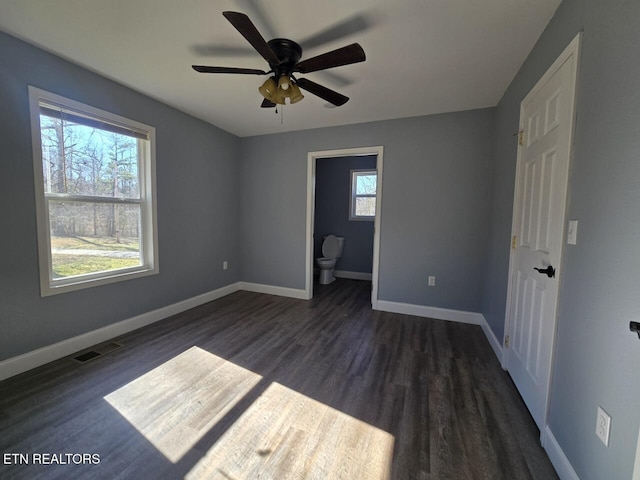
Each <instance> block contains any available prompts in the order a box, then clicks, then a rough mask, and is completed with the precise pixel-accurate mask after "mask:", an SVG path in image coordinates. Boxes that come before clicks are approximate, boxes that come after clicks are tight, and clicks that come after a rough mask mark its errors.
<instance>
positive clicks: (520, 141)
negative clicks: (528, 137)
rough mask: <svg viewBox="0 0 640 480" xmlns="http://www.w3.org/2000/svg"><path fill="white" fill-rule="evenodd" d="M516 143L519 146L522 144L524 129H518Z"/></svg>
mask: <svg viewBox="0 0 640 480" xmlns="http://www.w3.org/2000/svg"><path fill="white" fill-rule="evenodd" d="M518 145H520V146H523V145H524V130H520V131H519V132H518Z"/></svg>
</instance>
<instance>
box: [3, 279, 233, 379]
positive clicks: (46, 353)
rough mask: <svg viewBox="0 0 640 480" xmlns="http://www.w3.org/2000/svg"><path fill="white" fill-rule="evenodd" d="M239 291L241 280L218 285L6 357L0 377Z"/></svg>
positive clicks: (19, 371)
mask: <svg viewBox="0 0 640 480" xmlns="http://www.w3.org/2000/svg"><path fill="white" fill-rule="evenodd" d="M238 290H240V288H239V283H234V284H231V285H227V286H226V287H222V288H218V289H217V290H213V291H211V292H207V293H203V294H202V295H198V296H196V297H192V298H189V299H187V300H183V301H181V302H177V303H174V304H172V305H167V306H166V307H161V308H158V309H156V310H152V311H150V312H147V313H143V314H141V315H137V316H135V317H132V318H129V319H126V320H122V321H120V322H117V323H113V324H111V325H107V326H106V327H102V328H99V329H97V330H93V331H91V332H87V333H84V334H82V335H78V336H76V337H72V338H69V339H67V340H63V341H61V342H58V343H54V344H53V345H48V346H46V347H42V348H39V349H37V350H33V351H31V352H28V353H25V354H23V355H18V356H17V357H12V358H9V359H7V360H3V361H2V362H0V380H4V379H5V378H9V377H12V376H14V375H18V374H20V373H22V372H26V371H27V370H31V369H32V368H36V367H39V366H41V365H44V364H45V363H49V362H52V361H54V360H58V359H60V358H62V357H66V356H67V355H71V354H72V353H75V352H78V351H80V350H83V349H85V348H88V347H91V346H92V345H96V344H98V343H102V342H105V341H107V340H111V339H112V338H115V337H118V336H120V335H124V334H125V333H129V332H132V331H133V330H136V329H138V328H140V327H144V326H146V325H150V324H152V323H155V322H157V321H159V320H163V319H165V318H168V317H170V316H172V315H175V314H176V313H180V312H184V311H186V310H189V309H190V308H193V307H197V306H199V305H202V304H204V303H207V302H211V301H213V300H216V299H218V298H221V297H224V296H226V295H229V294H230V293H233V292H236V291H238Z"/></svg>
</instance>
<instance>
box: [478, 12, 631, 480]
mask: <svg viewBox="0 0 640 480" xmlns="http://www.w3.org/2000/svg"><path fill="white" fill-rule="evenodd" d="M639 24H640V2H638V1H636V0H626V1H594V0H565V1H564V2H563V3H562V4H561V5H560V7H559V8H558V11H557V12H556V14H555V16H554V18H553V19H552V21H551V22H550V24H549V25H548V27H547V29H546V30H545V32H544V34H543V35H542V37H541V38H540V40H539V41H538V43H537V45H536V46H535V48H534V49H533V51H532V52H531V54H530V56H529V58H528V59H527V60H526V62H525V63H524V65H523V67H522V68H521V70H520V72H519V73H518V75H517V77H516V78H515V79H514V81H513V82H512V84H511V86H510V87H509V89H508V90H507V92H506V93H505V95H504V98H503V99H502V100H501V101H500V104H499V105H498V108H497V111H496V131H495V133H496V135H495V155H494V160H495V163H494V167H493V169H494V171H493V175H492V176H493V179H494V183H493V188H492V191H493V200H492V210H491V233H490V235H491V240H490V246H491V248H490V250H489V256H488V261H487V266H488V269H489V270H488V275H487V277H486V289H485V295H484V305H483V312H484V315H485V317H486V318H487V320H488V321H489V322H490V323H491V327H492V328H493V330H494V332H495V333H496V335H497V336H498V338H502V332H503V322H504V309H505V303H506V299H505V296H506V288H507V273H508V259H509V237H510V229H511V207H512V202H513V185H514V177H515V161H516V143H515V140H514V139H513V137H512V136H511V135H512V133H513V132H515V131H517V129H518V112H519V104H520V101H521V100H522V99H523V98H524V96H525V95H526V94H527V93H528V91H529V90H530V89H531V88H532V87H533V85H534V84H535V83H536V81H537V80H538V79H539V78H540V77H541V76H542V74H543V73H544V72H545V71H546V69H547V68H548V67H549V66H550V65H551V63H553V61H554V60H555V58H556V57H557V56H558V55H559V54H560V52H561V51H562V50H563V49H564V48H565V47H566V45H568V43H569V42H570V41H571V39H572V38H573V37H574V36H575V35H576V34H577V33H578V31H580V30H582V29H584V37H583V45H582V46H583V50H582V59H581V60H582V61H581V68H580V72H579V78H578V103H577V125H576V131H575V150H574V159H573V164H572V173H571V178H570V193H569V213H568V216H569V218H571V219H577V220H578V221H579V226H578V243H577V245H576V246H567V249H566V254H565V265H564V273H563V275H562V278H561V295H560V307H559V318H558V328H557V337H556V350H555V368H554V371H553V385H552V391H551V406H550V427H551V430H552V432H553V434H554V436H555V437H556V439H557V440H558V442H559V444H560V446H561V448H562V449H563V451H564V453H565V454H566V455H567V457H568V459H569V461H570V462H571V463H572V465H573V467H574V468H575V470H576V472H577V473H578V475H579V477H580V478H581V479H582V480H600V479H603V478H608V479H614V478H615V479H630V478H631V473H632V469H633V461H634V457H635V447H636V439H637V435H638V426H639V425H640V409H638V400H639V399H640V380H639V376H638V366H639V365H640V342H639V341H638V338H637V336H636V335H635V334H632V333H630V332H629V321H630V320H635V321H638V320H640V295H639V294H638V292H639V290H640V277H639V273H638V272H640V246H639V245H640V159H639V156H640V96H639V94H638V91H639V86H640V64H639V63H638V62H637V61H636V60H635V59H636V58H637V56H638V46H639V45H640V29H638V25H639ZM598 405H602V406H603V407H604V409H605V410H606V411H607V412H608V413H609V414H610V415H611V416H612V426H611V439H610V442H609V447H608V448H606V447H605V446H604V445H603V444H602V443H600V441H599V440H598V438H597V437H596V436H595V433H594V432H595V421H596V409H597V406H598Z"/></svg>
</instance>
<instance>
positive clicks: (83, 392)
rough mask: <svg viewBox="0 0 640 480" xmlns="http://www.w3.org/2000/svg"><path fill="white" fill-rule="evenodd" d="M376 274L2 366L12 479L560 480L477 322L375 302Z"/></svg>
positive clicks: (234, 301)
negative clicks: (85, 457)
mask: <svg viewBox="0 0 640 480" xmlns="http://www.w3.org/2000/svg"><path fill="white" fill-rule="evenodd" d="M370 289H371V284H370V283H369V282H362V281H356V280H346V279H339V280H337V281H336V282H334V283H332V284H330V285H316V286H315V287H314V295H315V296H314V299H313V300H311V301H304V300H296V299H290V298H283V297H275V296H269V295H263V294H259V293H253V292H237V293H234V294H232V295H229V296H226V297H224V298H221V299H219V300H216V301H214V302H211V303H208V304H205V305H201V306H199V307H196V308H194V309H192V310H189V311H187V312H183V313H181V314H178V315H175V316H173V317H170V318H168V319H166V320H163V321H161V322H157V323H155V324H153V325H150V326H147V327H144V328H142V329H139V330H136V331H134V332H131V333H129V334H126V335H123V336H121V337H119V338H117V339H115V340H116V341H118V342H120V343H122V344H123V345H124V346H123V347H122V348H120V349H118V350H115V351H113V352H111V353H109V354H106V355H104V356H102V357H99V358H97V359H95V360H92V361H90V362H87V363H86V364H82V365H81V364H78V363H77V362H74V361H73V360H71V358H70V357H69V358H65V359H61V360H58V361H56V362H52V363H51V364H48V365H45V366H42V367H39V368H37V369H34V370H32V371H30V372H26V373H24V374H22V375H18V376H16V377H13V378H10V379H8V380H5V381H3V382H0V432H1V435H0V452H1V453H23V454H28V455H29V456H30V460H33V454H42V453H48V454H54V453H55V454H63V453H70V454H73V453H95V454H97V455H99V457H100V463H99V464H97V465H75V464H56V465H38V464H33V461H31V462H30V464H28V465H13V464H5V463H6V462H2V464H0V478H2V479H5V478H7V479H29V480H31V479H46V480H49V479H56V478H60V479H68V478H74V479H75V478H77V479H83V478H86V479H94V478H97V479H101V478H105V479H113V478H123V479H130V478H154V479H156V478H158V479H162V478H166V479H178V478H180V479H182V478H187V479H191V480H195V479H200V478H219V479H223V480H230V479H233V480H249V479H251V480H254V479H260V480H267V479H277V480H287V479H302V478H304V479H340V478H344V479H348V480H360V479H362V480H387V479H394V480H395V479H398V480H413V479H416V480H417V479H421V480H448V479H450V480H467V479H471V480H475V479H505V480H512V479H527V480H538V479H539V480H542V479H544V480H548V479H554V478H557V477H556V475H555V472H554V470H553V467H552V466H551V464H550V462H549V460H548V458H547V457H546V455H545V453H544V451H543V450H542V448H541V447H540V445H539V440H538V438H539V432H538V430H537V428H536V426H535V424H534V422H533V420H532V419H531V417H530V416H529V414H528V412H527V410H526V407H525V406H524V403H523V402H522V399H521V398H520V397H519V395H518V393H517V391H516V390H515V387H514V385H513V383H512V382H511V380H510V379H509V376H508V374H507V373H505V372H504V371H503V370H502V369H501V368H500V365H499V363H498V361H497V359H496V358H495V355H494V353H493V351H492V350H491V347H490V346H489V344H488V342H487V340H486V338H485V336H484V334H483V332H482V330H481V328H480V327H478V326H474V325H465V324H457V323H453V322H445V321H438V320H431V319H424V318H417V317H412V316H408V315H398V314H392V313H385V312H374V311H372V310H371V306H370V294H371V290H370Z"/></svg>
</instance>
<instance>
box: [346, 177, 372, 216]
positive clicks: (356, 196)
mask: <svg viewBox="0 0 640 480" xmlns="http://www.w3.org/2000/svg"><path fill="white" fill-rule="evenodd" d="M377 183H378V174H377V172H376V171H375V170H351V209H350V213H349V220H374V219H375V216H376V189H377Z"/></svg>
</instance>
